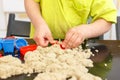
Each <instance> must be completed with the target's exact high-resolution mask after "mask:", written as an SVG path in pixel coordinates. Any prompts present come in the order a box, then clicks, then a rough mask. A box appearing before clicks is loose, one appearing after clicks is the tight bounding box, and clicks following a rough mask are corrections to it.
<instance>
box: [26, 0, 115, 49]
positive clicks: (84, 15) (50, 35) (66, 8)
mask: <svg viewBox="0 0 120 80" xmlns="http://www.w3.org/2000/svg"><path fill="white" fill-rule="evenodd" d="M25 9H26V12H27V14H28V16H29V18H30V19H31V22H32V24H33V25H34V27H32V29H31V34H30V36H31V37H33V39H34V40H35V42H36V43H37V44H38V45H39V46H43V47H45V46H47V45H48V43H55V42H56V41H55V39H64V41H63V42H62V43H61V45H62V47H64V48H74V47H78V46H79V45H80V44H81V43H82V42H83V41H84V40H85V39H88V38H93V37H97V36H100V35H102V34H104V33H105V32H107V31H108V30H110V29H111V25H112V23H115V22H116V14H117V11H116V8H115V5H114V3H113V0H25ZM90 19H91V22H90V23H89V24H88V20H90ZM33 25H32V26H33ZM33 28H34V29H33ZM33 34H34V35H33Z"/></svg>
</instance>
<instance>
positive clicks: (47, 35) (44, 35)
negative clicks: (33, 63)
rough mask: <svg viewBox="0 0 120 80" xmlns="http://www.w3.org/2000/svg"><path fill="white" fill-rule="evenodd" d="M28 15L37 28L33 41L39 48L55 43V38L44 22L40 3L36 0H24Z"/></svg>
mask: <svg viewBox="0 0 120 80" xmlns="http://www.w3.org/2000/svg"><path fill="white" fill-rule="evenodd" d="M24 4H25V9H26V13H27V15H28V16H29V18H30V20H31V22H32V24H33V25H34V27H35V33H34V37H33V39H34V40H35V42H36V43H37V44H38V45H39V46H43V47H44V46H47V45H48V43H49V42H52V43H53V38H52V35H51V32H50V30H49V28H48V25H47V24H46V22H45V21H44V19H43V18H42V16H41V12H40V5H39V3H37V2H35V1H34V0H24Z"/></svg>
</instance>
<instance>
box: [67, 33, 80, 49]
mask: <svg viewBox="0 0 120 80" xmlns="http://www.w3.org/2000/svg"><path fill="white" fill-rule="evenodd" d="M78 37H79V35H78V33H75V32H74V33H73V35H72V36H71V39H70V40H69V42H68V44H67V46H66V47H67V48H73V45H74V44H75V41H76V39H77V38H78Z"/></svg>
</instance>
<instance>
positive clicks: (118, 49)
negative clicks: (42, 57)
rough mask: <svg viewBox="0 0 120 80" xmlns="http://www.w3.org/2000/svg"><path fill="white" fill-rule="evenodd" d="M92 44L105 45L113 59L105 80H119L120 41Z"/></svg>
mask: <svg viewBox="0 0 120 80" xmlns="http://www.w3.org/2000/svg"><path fill="white" fill-rule="evenodd" d="M26 40H27V41H28V44H34V43H35V42H34V41H33V40H32V39H26ZM94 43H99V44H101V45H105V46H106V47H107V48H108V51H109V52H110V53H111V54H112V57H113V58H112V68H111V70H110V72H109V73H108V75H107V80H120V40H97V41H95V42H94ZM103 51H104V50H103ZM22 77H23V76H22ZM8 80H13V79H8ZM14 80H16V79H14ZM17 80H19V79H17ZM20 80H21V79H20ZM22 80H23V79H22ZM28 80H29V79H28Z"/></svg>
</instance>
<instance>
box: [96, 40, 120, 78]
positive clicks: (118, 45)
mask: <svg viewBox="0 0 120 80" xmlns="http://www.w3.org/2000/svg"><path fill="white" fill-rule="evenodd" d="M97 43H101V44H104V45H106V46H107V48H108V49H109V51H110V52H111V54H112V56H113V59H112V69H111V71H110V73H109V74H108V76H107V80H120V40H99V41H97Z"/></svg>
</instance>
